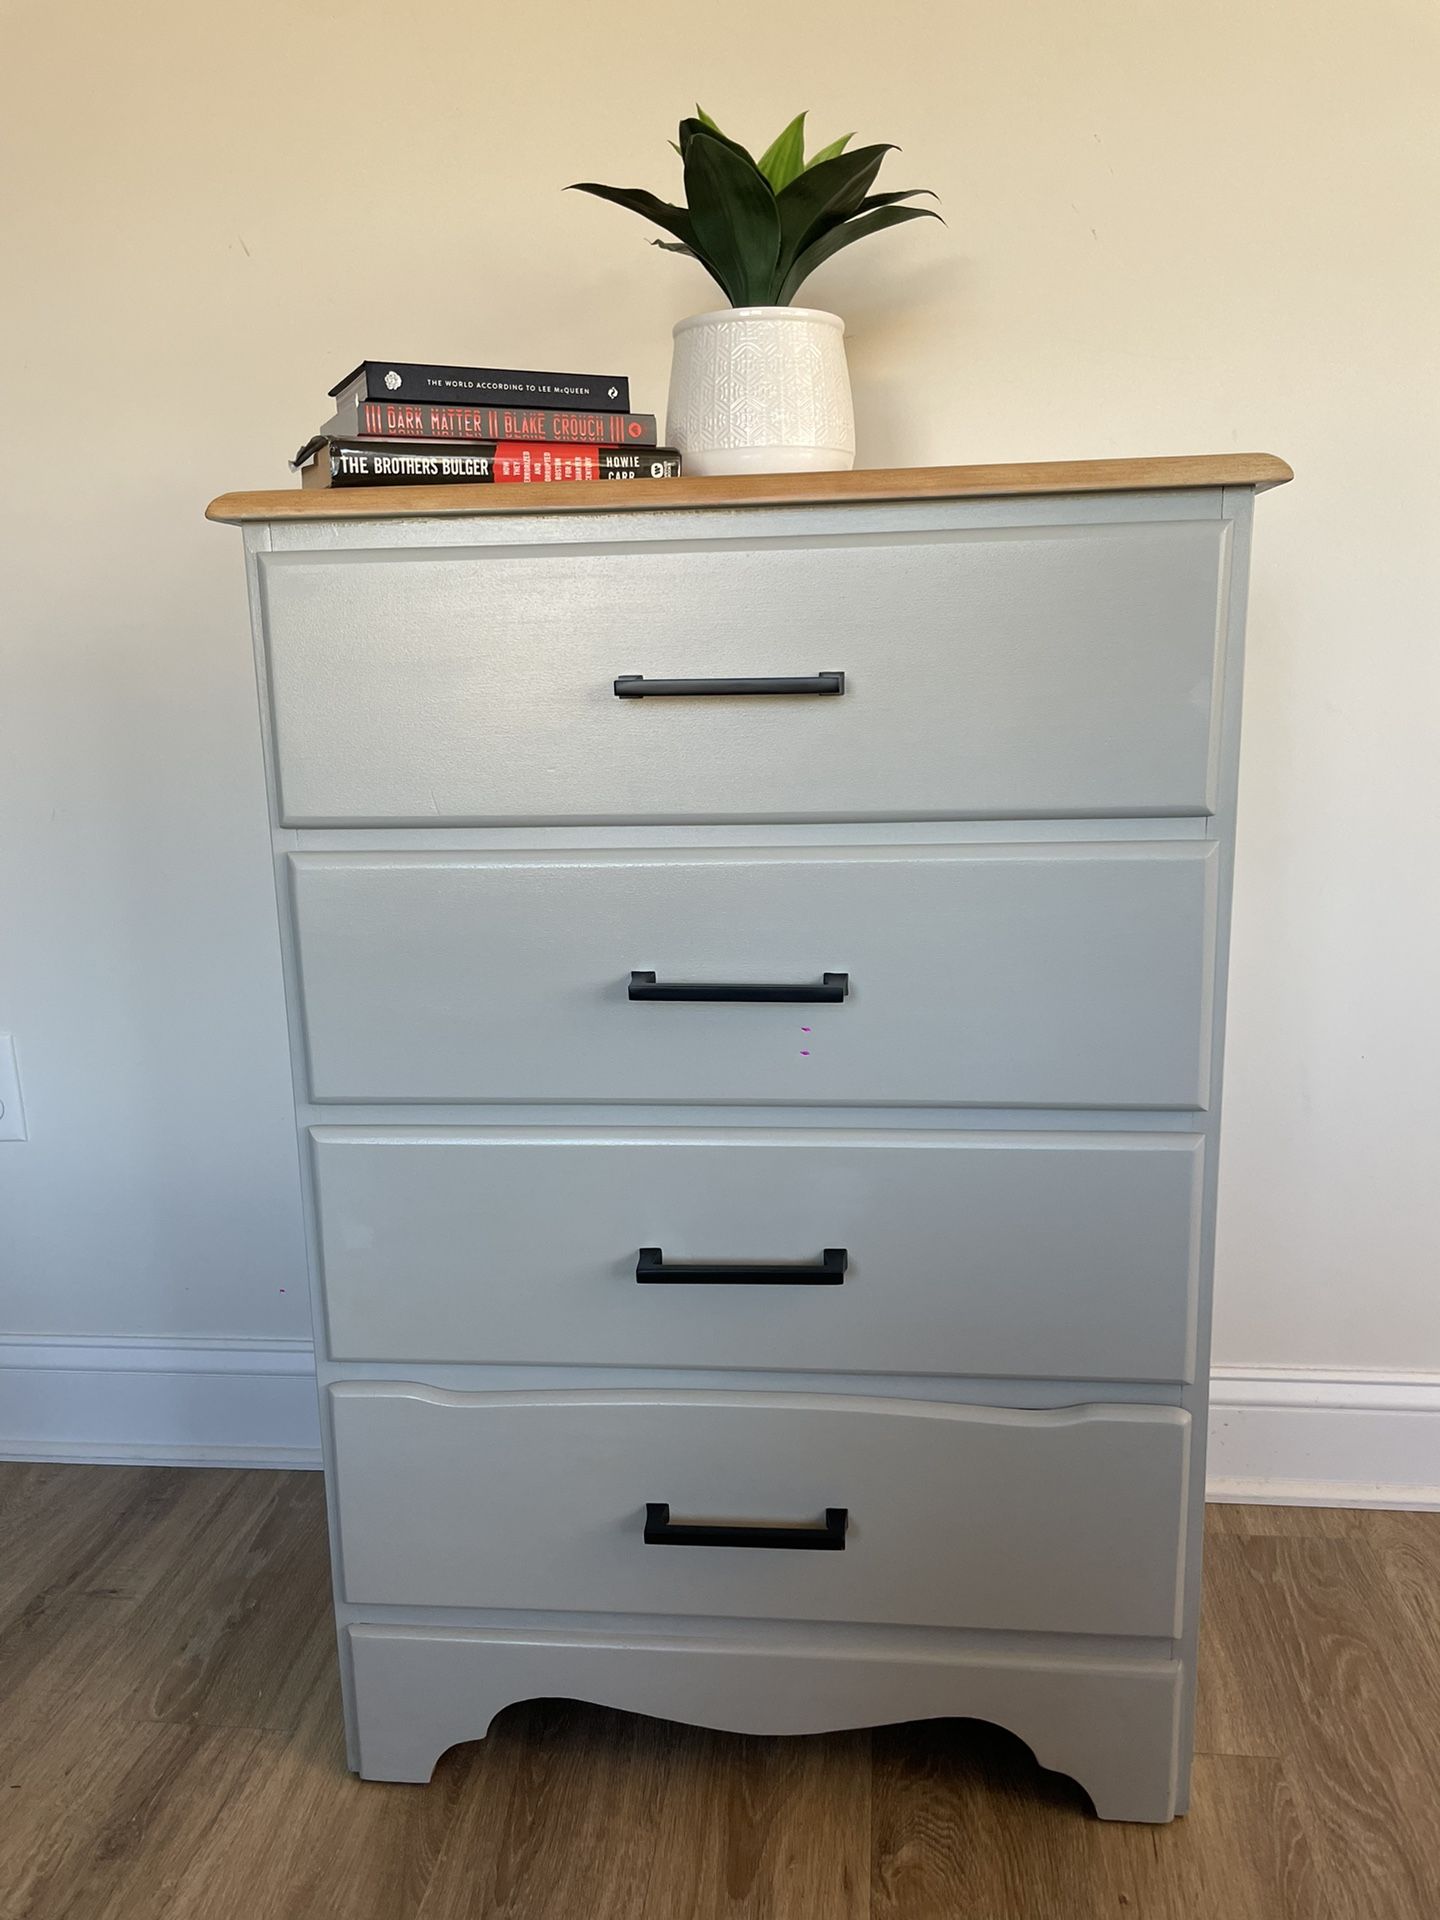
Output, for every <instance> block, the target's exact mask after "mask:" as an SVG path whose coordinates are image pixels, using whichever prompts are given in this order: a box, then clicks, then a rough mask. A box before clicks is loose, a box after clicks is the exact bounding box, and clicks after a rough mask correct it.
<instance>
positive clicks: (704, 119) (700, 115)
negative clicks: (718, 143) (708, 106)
mask: <svg viewBox="0 0 1440 1920" xmlns="http://www.w3.org/2000/svg"><path fill="white" fill-rule="evenodd" d="M695 118H696V119H697V120H698V121H699V122H700V124H701V126H702V127H708V128H709V129H710V131H711V133H720V129H719V127H718V126H717V125H716V123H715V122H714V121H713V120H712V119H711V118H710V116H709V114H708V113H706V111H705V109H704V107H702V106H701V104H700V102H699V101H698V100H697V101H696V102H695ZM720 138H721V139H722V140H723V139H724V138H725V135H724V134H723V133H720Z"/></svg>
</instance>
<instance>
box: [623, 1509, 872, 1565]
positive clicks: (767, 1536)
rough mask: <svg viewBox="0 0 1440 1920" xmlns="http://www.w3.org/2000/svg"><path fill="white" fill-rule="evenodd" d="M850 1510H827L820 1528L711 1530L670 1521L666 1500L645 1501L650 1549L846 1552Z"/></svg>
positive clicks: (647, 1540) (765, 1527)
mask: <svg viewBox="0 0 1440 1920" xmlns="http://www.w3.org/2000/svg"><path fill="white" fill-rule="evenodd" d="M849 1524H850V1509H849V1508H848V1507H827V1508H826V1509H825V1524H824V1525H823V1526H820V1527H816V1526H809V1527H790V1526H773V1527H772V1526H767V1525H766V1524H765V1523H764V1522H763V1521H761V1522H760V1523H759V1524H758V1525H755V1526H749V1527H711V1526H705V1525H703V1524H700V1523H694V1524H691V1523H688V1522H686V1521H684V1520H672V1519H671V1518H670V1507H669V1504H668V1503H667V1502H666V1501H664V1500H647V1501H646V1502H645V1544H646V1546H647V1547H810V1548H813V1549H814V1550H815V1551H817V1552H819V1553H843V1552H844V1551H845V1529H846V1528H847V1527H848V1526H849Z"/></svg>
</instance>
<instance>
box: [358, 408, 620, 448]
mask: <svg viewBox="0 0 1440 1920" xmlns="http://www.w3.org/2000/svg"><path fill="white" fill-rule="evenodd" d="M320 431H321V433H322V434H326V435H328V436H329V437H330V438H331V439H333V440H549V441H553V442H554V443H556V444H557V445H564V446H583V447H653V446H654V445H655V416H654V414H653V413H597V412H594V411H591V410H590V409H588V408H584V407H496V406H491V405H490V404H489V403H488V402H486V401H481V402H479V403H477V404H474V405H471V404H468V403H464V404H462V403H460V402H458V401H446V400H353V401H351V402H350V403H349V405H347V406H343V407H341V408H340V410H339V412H338V413H336V414H335V415H334V416H333V417H332V418H331V419H329V420H327V421H326V422H325V424H324V426H323V427H321V429H320Z"/></svg>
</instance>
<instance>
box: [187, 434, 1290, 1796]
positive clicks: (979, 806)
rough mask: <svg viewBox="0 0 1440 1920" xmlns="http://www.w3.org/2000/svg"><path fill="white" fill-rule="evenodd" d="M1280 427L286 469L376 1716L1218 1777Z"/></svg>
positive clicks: (262, 553)
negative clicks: (623, 1726) (1249, 571)
mask: <svg viewBox="0 0 1440 1920" xmlns="http://www.w3.org/2000/svg"><path fill="white" fill-rule="evenodd" d="M1288 477H1289V471H1288V469H1287V468H1286V467H1285V466H1284V465H1283V463H1282V462H1280V461H1278V460H1274V459H1271V458H1269V457H1268V456H1263V455H1237V456H1229V455H1226V456H1206V457H1199V458H1195V459H1176V460H1142V461H1114V462H1096V463H1066V464H1053V465H1046V466H1030V467H995V468H947V469H921V470H915V471H912V472H899V473H854V474H826V475H813V476H777V477H775V478H772V479H765V480H758V479H757V480H740V481H736V480H698V481H689V480H680V481H675V482H668V483H651V484H642V483H635V484H632V485H618V484H612V485H598V486H585V487H548V488H540V487H536V488H527V489H521V488H518V487H517V488H514V489H506V488H495V489H491V488H485V487H477V488H468V487H446V488H434V489H420V490H409V489H391V490H386V491H383V492H381V491H375V492H368V491H367V492H339V493H323V492H305V493H300V492H295V493H277V494H260V495H230V496H227V497H226V498H224V499H222V500H220V501H217V502H216V503H215V504H214V506H213V507H212V508H211V510H210V511H211V517H212V518H214V519H219V520H229V521H234V522H237V523H240V524H242V525H243V527H244V532H245V541H246V550H247V558H248V566H249V578H250V592H251V605H252V610H253V618H254V628H255V636H256V650H257V658H258V660H259V671H260V686H261V711H262V716H263V727H264V736H265V756H266V762H267V766H268V771H269V781H270V795H271V808H272V814H271V817H272V821H273V829H274V846H275V858H276V871H277V878H278V892H279V900H280V917H281V926H282V937H283V948H284V955H285V967H286V973H287V981H288V999H289V1009H290V1021H291V1036H292V1043H293V1051H294V1072H295V1098H296V1114H297V1121H298V1128H299V1141H300V1151H301V1159H302V1162H303V1169H304V1183H305V1191H306V1202H307V1217H308V1231H309V1236H310V1260H311V1267H312V1272H313V1279H314V1311H315V1338H316V1360H317V1368H318V1373H319V1381H320V1391H321V1395H322V1402H323V1427H324V1436H325V1458H326V1472H327V1481H328V1492H329V1511H330V1525H331V1545H332V1552H333V1559H334V1568H335V1600H336V1615H337V1619H338V1623H339V1636H340V1658H341V1664H342V1668H343V1673H344V1685H345V1699H346V1715H347V1721H348V1727H349V1735H350V1753H351V1760H352V1764H353V1765H354V1767H355V1768H356V1769H357V1770H358V1771H359V1772H360V1773H362V1774H364V1775H366V1776H367V1777H369V1778H374V1779H382V1780H425V1779H428V1778H429V1776H430V1773H431V1771H432V1769H433V1767H434V1765H435V1762H436V1760H437V1758H438V1757H439V1755H440V1754H441V1753H443V1752H444V1751H445V1750H446V1748H448V1747H450V1746H452V1745H453V1744H455V1743H456V1742H457V1741H462V1740H470V1739H477V1738H480V1737H482V1736H483V1735H484V1734H485V1732H486V1729H487V1728H488V1726H489V1724H490V1722H491V1720H492V1718H493V1717H494V1715H495V1714H496V1713H497V1712H498V1711H499V1710H500V1709H501V1708H503V1707H504V1706H506V1705H507V1704H509V1703H511V1702H513V1701H516V1700H520V1699H524V1698H527V1697H531V1696H535V1695H560V1696H568V1697H573V1698H576V1699H580V1700H589V1701H596V1702H601V1703H604V1704H608V1705H611V1706H615V1707H621V1708H627V1709H630V1710H633V1711H635V1712H639V1713H646V1714H655V1715H662V1716H666V1717H669V1718H672V1719H677V1720H684V1721H691V1722H696V1723H700V1724H703V1725H706V1726H711V1727H723V1728H734V1729H742V1730H745V1731H748V1732H755V1733H773V1734H794V1733H803V1732H810V1731H817V1730H821V1729H827V1728H835V1727H846V1726H857V1725H871V1724H878V1723H882V1722H891V1721H900V1720H907V1719H918V1718H923V1717H927V1716H932V1715H941V1714H955V1715H972V1716H976V1717H979V1718H983V1719H987V1720H993V1721H996V1722H998V1723H1000V1724H1001V1725H1003V1726H1005V1727H1007V1728H1009V1729H1011V1730H1012V1731H1013V1732H1014V1733H1016V1734H1017V1735H1019V1737H1020V1738H1021V1739H1022V1740H1024V1741H1025V1742H1026V1743H1027V1744H1028V1745H1029V1746H1030V1747H1031V1748H1032V1749H1033V1751H1034V1753H1035V1754H1036V1756H1037V1757H1038V1759H1039V1760H1040V1761H1041V1762H1042V1763H1043V1764H1044V1765H1045V1766H1047V1767H1053V1768H1057V1769H1059V1770H1061V1771H1063V1772H1065V1773H1067V1774H1070V1775H1073V1776H1074V1777H1075V1778H1076V1779H1077V1780H1078V1781H1079V1782H1080V1783H1081V1784H1082V1785H1083V1786H1084V1787H1085V1789H1086V1790H1087V1791H1088V1793H1089V1794H1090V1796H1091V1798H1092V1800H1093V1802H1094V1805H1095V1808H1096V1810H1097V1812H1098V1813H1100V1814H1101V1815H1102V1816H1105V1817H1107V1818H1112V1819H1130V1820H1152V1821H1161V1820H1167V1819H1169V1818H1170V1817H1171V1816H1172V1815H1173V1814H1174V1813H1176V1812H1177V1811H1180V1810H1181V1809H1183V1807H1184V1805H1185V1800H1186V1791H1187V1776H1188V1758H1189V1750H1190V1744H1191V1735H1190V1703H1191V1695H1192V1688H1193V1682H1194V1672H1195V1630H1196V1615H1197V1603H1198V1594H1199V1572H1200V1565H1199V1538H1200V1518H1201V1502H1202V1493H1203V1485H1204V1480H1203V1469H1204V1451H1205V1448H1204V1436H1205V1412H1206V1371H1207V1350H1208V1337H1207V1334H1208V1318H1209V1273H1210V1262H1211V1232H1212V1220H1213V1215H1214V1198H1215V1157H1216V1156H1215V1147H1216V1128H1217V1125H1218V1120H1219V1111H1220V1098H1219V1095H1220V1060H1221V1043H1222V1034H1223V1005H1224V967H1225V952H1226V932H1227V910H1228V900H1229V893H1230V861H1231V846H1232V835H1233V816H1234V794H1235V763H1236V748H1237V740H1238V725H1239V708H1240V651H1241V637H1242V626H1243V614H1244V599H1245V579H1246V562H1247V550H1248V545H1249V537H1250V516H1251V505H1252V500H1253V496H1254V494H1255V492H1256V491H1257V490H1258V489H1260V488H1262V487H1264V486H1267V485H1273V484H1275V483H1277V482H1279V481H1281V480H1283V479H1286V478H1288Z"/></svg>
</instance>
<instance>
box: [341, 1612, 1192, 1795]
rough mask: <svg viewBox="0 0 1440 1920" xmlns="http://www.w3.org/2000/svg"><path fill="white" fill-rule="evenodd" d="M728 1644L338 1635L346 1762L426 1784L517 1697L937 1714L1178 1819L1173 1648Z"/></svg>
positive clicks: (854, 1718) (782, 1716) (888, 1715)
mask: <svg viewBox="0 0 1440 1920" xmlns="http://www.w3.org/2000/svg"><path fill="white" fill-rule="evenodd" d="M732 1631H733V1637H732V1638H726V1639H719V1638H717V1639H715V1640H708V1639H707V1640H700V1639H687V1638H681V1637H679V1636H673V1637H672V1636H662V1635H658V1634H657V1635H648V1634H641V1633H637V1634H634V1635H629V1634H625V1635H620V1634H616V1635H613V1636H612V1635H608V1634H601V1633H593V1632H588V1631H587V1632H574V1633H541V1632H534V1633H532V1632H527V1631H524V1630H519V1629H498V1628H497V1629H494V1630H488V1629H466V1628H455V1629H443V1628H421V1627H369V1626H356V1627H351V1628H350V1629H349V1638H350V1653H351V1658H352V1661H353V1671H354V1686H355V1695H354V1698H355V1725H356V1733H357V1737H358V1756H359V1769H358V1770H359V1772H360V1773H361V1775H362V1776H363V1777H364V1778H365V1779H367V1780H409V1781H424V1780H428V1779H429V1778H430V1775H431V1773H432V1772H433V1770H434V1767H435V1763H436V1761H437V1760H438V1759H439V1758H440V1756H441V1754H443V1753H444V1752H446V1751H447V1749H448V1748H450V1747H452V1746H457V1745H459V1744H460V1743H461V1742H462V1741H467V1740H478V1739H482V1738H483V1737H484V1735H485V1734H486V1733H487V1732H488V1731H489V1727H490V1723H491V1721H492V1720H493V1719H494V1718H495V1715H496V1714H497V1713H499V1712H500V1710H501V1709H502V1708H503V1707H506V1706H510V1705H512V1704H514V1703H515V1702H517V1701H520V1700H533V1699H547V1698H557V1699H570V1700H584V1701H588V1702H590V1703H592V1704H594V1705H596V1706H608V1707H618V1708H622V1709H625V1710H626V1711H629V1712H632V1713H643V1714H648V1715H650V1716H652V1717H653V1718H656V1719H665V1720H677V1721H681V1722H683V1723H685V1724H687V1725H692V1726H702V1727H715V1728H720V1729H723V1730H725V1731H728V1732H734V1733H767V1734H795V1733H826V1732H834V1731H836V1730H838V1729H840V1728H844V1727H865V1726H885V1725H890V1724H894V1723H896V1722H900V1721H906V1720H928V1719H936V1718H940V1717H942V1716H954V1717H957V1718H965V1719H977V1720H989V1721H993V1722H994V1723H995V1724H996V1725H997V1726H1002V1727H1004V1728H1006V1729H1007V1730H1008V1731H1010V1732H1011V1733H1014V1734H1016V1735H1018V1737H1019V1738H1020V1739H1021V1740H1023V1741H1024V1742H1025V1743H1026V1745H1027V1746H1028V1747H1029V1748H1030V1749H1031V1751H1032V1752H1033V1753H1034V1755H1035V1757H1036V1759H1037V1760H1038V1761H1039V1763H1040V1764H1041V1765H1042V1766H1044V1767H1047V1768H1049V1769H1051V1770H1053V1771H1055V1772H1058V1773H1064V1774H1068V1775H1069V1776H1070V1777H1071V1778H1072V1779H1074V1780H1076V1781H1077V1782H1078V1783H1079V1784H1080V1786H1082V1787H1083V1788H1084V1789H1085V1791H1086V1792H1087V1793H1088V1794H1089V1795H1090V1798H1091V1800H1092V1801H1093V1803H1094V1806H1095V1811H1096V1813H1097V1814H1098V1815H1099V1816H1100V1818H1101V1819H1102V1820H1143V1821H1152V1822H1158V1821H1166V1820H1169V1819H1171V1818H1172V1817H1173V1816H1174V1813H1175V1795H1176V1736H1177V1729H1178V1726H1179V1713H1180V1668H1179V1665H1178V1664H1177V1663H1176V1662H1175V1661H1173V1660H1159V1659H1157V1660H1153V1661H1152V1660H1117V1659H1108V1660H1107V1659H1103V1658H1094V1657H1092V1658H1085V1657H1080V1656H1077V1657H1075V1658H1065V1657H1063V1656H1051V1657H1047V1658H1045V1659H1034V1660H1027V1659H1024V1658H1022V1657H1019V1656H1016V1655H1014V1654H1005V1655H996V1654H987V1653H984V1652H977V1651H976V1650H974V1648H973V1646H971V1647H970V1648H966V1649H964V1650H960V1651H955V1652H950V1651H945V1650H941V1651H934V1650H932V1649H926V1650H925V1651H921V1652H913V1653H912V1652H909V1651H906V1650H905V1648H904V1646H903V1644H902V1643H901V1642H899V1641H898V1640H897V1639H896V1638H895V1637H893V1636H890V1637H888V1638H887V1640H886V1642H885V1643H884V1644H877V1645H876V1648H875V1650H874V1651H870V1650H869V1649H868V1648H866V1647H864V1646H863V1645H859V1644H857V1642H856V1641H855V1640H854V1638H842V1636H841V1634H840V1633H838V1632H837V1635H836V1639H835V1640H834V1641H832V1642H830V1643H829V1644H827V1643H826V1637H825V1634H824V1630H823V1629H806V1630H805V1631H804V1633H803V1635H802V1634H800V1633H798V1632H797V1633H794V1634H790V1635H788V1636H785V1637H781V1636H778V1635H776V1634H775V1633H774V1631H773V1630H771V1631H770V1632H769V1633H768V1634H766V1633H764V1632H763V1631H762V1630H760V1629H754V1630H751V1633H750V1635H747V1632H746V1630H745V1629H744V1628H736V1629H734V1630H732Z"/></svg>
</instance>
